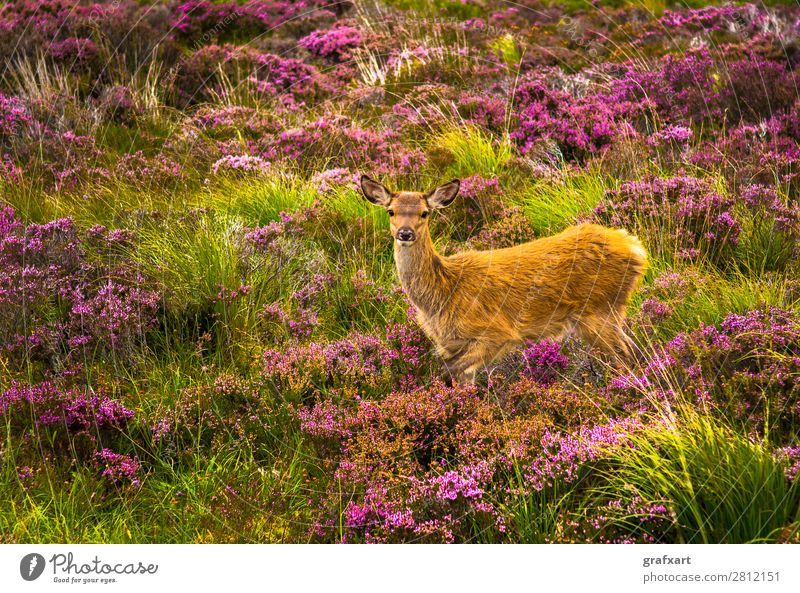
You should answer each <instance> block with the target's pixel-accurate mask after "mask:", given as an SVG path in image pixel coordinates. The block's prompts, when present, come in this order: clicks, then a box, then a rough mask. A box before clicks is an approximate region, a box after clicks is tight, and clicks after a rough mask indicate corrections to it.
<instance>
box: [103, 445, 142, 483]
mask: <svg viewBox="0 0 800 593" xmlns="http://www.w3.org/2000/svg"><path fill="white" fill-rule="evenodd" d="M95 461H96V462H97V464H98V465H99V466H100V467H101V468H102V470H103V471H102V473H101V475H102V477H103V478H105V480H106V481H107V482H108V483H109V484H110V485H112V486H117V487H119V486H124V485H128V484H130V485H131V486H139V485H140V483H141V482H140V480H139V478H138V474H139V470H140V469H141V466H140V464H139V461H138V459H136V458H135V457H132V456H131V455H123V454H121V453H114V451H112V450H111V449H103V450H102V451H98V452H97V453H95Z"/></svg>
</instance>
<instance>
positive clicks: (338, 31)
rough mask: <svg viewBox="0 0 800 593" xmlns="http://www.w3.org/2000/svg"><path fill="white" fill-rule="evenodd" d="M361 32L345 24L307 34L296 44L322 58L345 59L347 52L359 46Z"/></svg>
mask: <svg viewBox="0 0 800 593" xmlns="http://www.w3.org/2000/svg"><path fill="white" fill-rule="evenodd" d="M361 41H362V36H361V31H359V30H358V29H356V28H355V27H352V26H350V25H346V24H339V25H336V26H334V27H332V28H330V29H326V30H317V31H313V32H311V33H309V34H308V35H307V36H305V37H303V38H302V39H300V40H299V41H298V43H299V44H300V45H301V46H302V47H304V48H306V49H307V50H308V51H310V52H311V53H313V54H315V55H318V56H321V57H323V58H336V59H342V58H346V57H347V55H348V52H349V50H351V49H352V48H354V47H358V46H359V45H360V44H361Z"/></svg>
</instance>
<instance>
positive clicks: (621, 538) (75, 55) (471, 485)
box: [0, 0, 800, 543]
mask: <svg viewBox="0 0 800 593" xmlns="http://www.w3.org/2000/svg"><path fill="white" fill-rule="evenodd" d="M373 4H374V3H370V2H367V3H363V2H362V3H351V2H335V3H330V2H321V1H318V0H304V1H301V2H288V1H284V0H248V1H247V2H234V1H232V0H226V1H221V2H220V1H217V0H190V1H186V2H183V1H181V2H156V3H153V2H139V1H133V0H115V1H114V2H93V1H91V0H12V1H10V2H5V3H3V4H2V6H0V57H2V58H3V59H4V63H6V64H8V65H9V66H8V68H7V69H6V70H7V71H6V74H5V76H3V79H2V81H1V82H0V86H2V89H0V417H2V423H0V439H2V443H3V445H2V456H3V463H2V467H1V468H0V498H1V499H2V500H3V501H4V504H3V505H0V541H2V542H8V543H25V542H31V541H37V542H83V543H109V542H113V543H117V542H120V543H142V542H159V543H162V542H163V543H173V542H175V543H186V542H187V541H193V542H198V543H200V542H202V543H223V542H224V543H229V542H238V543H241V542H284V543H287V542H303V541H306V542H307V541H319V542H404V543H406V542H408V543H410V542H437V543H439V542H454V543H455V542H458V543H467V542H480V543H489V542H492V543H496V542H509V543H516V542H529V543H565V542H594V543H601V542H602V543H623V542H624V543H653V542H669V543H682V542H697V541H702V542H709V543H711V542H754V541H769V542H797V541H798V534H797V529H796V527H797V525H796V524H797V516H798V515H797V514H798V507H799V506H800V503H799V502H798V497H797V487H798V486H797V473H798V468H800V446H798V438H797V433H798V418H797V416H798V409H800V404H799V403H798V384H797V377H798V376H800V369H798V368H797V366H798V365H797V361H798V360H800V352H798V346H797V344H798V332H800V329H799V328H798V319H797V305H798V303H800V282H798V281H797V279H796V277H797V271H798V264H797V260H798V255H800V253H798V245H800V241H799V240H798V239H799V238H800V237H798V234H800V222H798V220H799V218H800V211H799V210H798V203H797V198H796V196H797V194H798V191H797V190H798V188H799V187H800V186H798V179H800V177H798V173H800V149H798V147H797V144H798V141H800V117H799V116H798V113H800V109H798V106H799V105H800V104H798V99H797V93H796V86H797V85H796V83H797V72H798V66H799V65H800V53H798V52H797V50H796V47H795V46H796V39H797V38H798V23H799V22H800V21H799V20H798V15H800V12H799V11H798V7H797V6H788V5H786V6H769V7H765V6H760V7H759V6H755V5H752V4H741V5H736V6H733V5H721V6H710V7H701V8H696V9H693V8H680V7H676V6H674V7H673V6H671V7H669V10H665V9H664V6H663V5H661V4H659V2H655V1H650V0H648V1H647V2H645V6H639V7H636V6H633V5H630V3H625V2H620V1H619V0H608V1H606V0H602V1H601V2H600V3H599V4H598V3H594V5H592V6H590V5H589V3H586V2H582V3H578V2H575V1H574V0H566V1H565V2H556V3H542V2H540V1H539V0H525V1H523V2H519V3H516V5H515V6H508V5H507V4H508V3H502V2H497V1H494V0H492V1H484V0H475V1H473V0H469V1H449V0H448V1H440V0H430V1H428V0H425V1H418V0H399V1H392V2H384V1H382V2H378V3H377V4H374V5H373ZM545 4H547V5H545ZM662 4H663V3H662ZM695 4H696V2H695ZM658 15H660V16H658ZM420 16H424V17H425V18H419V17H420ZM428 17H431V18H428ZM363 173H366V174H368V175H371V176H375V177H379V178H380V179H381V180H382V181H384V182H385V183H386V184H387V185H388V186H389V187H391V188H393V189H418V190H425V189H430V188H432V187H434V186H435V185H437V184H438V183H441V182H443V181H449V180H450V179H452V178H454V177H459V178H460V179H461V191H460V196H459V198H458V200H456V201H455V202H454V203H453V204H452V205H451V206H450V207H448V208H447V209H445V210H442V211H437V212H436V213H434V214H433V215H432V216H431V219H430V224H431V230H432V234H433V237H434V240H435V241H436V242H437V247H438V248H439V250H440V251H441V252H443V253H444V254H445V255H448V254H451V253H454V252H457V251H463V250H467V249H480V250H490V249H498V248H504V247H509V246H512V245H518V244H520V243H523V242H525V241H528V240H530V239H533V238H535V237H543V236H548V235H552V234H555V233H558V232H560V231H562V230H564V229H565V228H566V227H568V226H569V225H572V224H575V223H579V222H589V221H594V222H600V223H603V224H606V225H610V226H619V227H622V228H625V229H626V230H628V231H630V232H631V233H635V234H637V235H638V236H639V237H640V238H641V240H642V242H643V243H644V244H645V246H646V248H647V249H648V251H649V255H650V257H649V260H650V268H649V271H648V274H647V275H646V276H645V278H644V279H643V282H642V283H641V286H640V287H639V289H638V290H637V292H636V294H635V295H634V296H633V299H632V302H631V306H630V311H629V316H628V321H627V326H626V330H627V331H628V332H629V334H630V335H631V336H632V337H633V338H634V343H635V345H636V357H635V358H636V360H630V361H628V364H627V366H626V367H625V368H624V370H623V369H618V368H613V367H611V366H609V365H605V364H598V362H599V361H597V360H596V359H595V358H594V357H593V356H592V352H591V351H587V350H588V349H587V345H586V344H583V343H581V342H580V341H579V340H577V339H574V338H573V337H569V336H564V337H563V338H564V339H563V340H561V339H559V341H551V340H545V341H536V342H528V343H526V344H523V345H520V347H519V348H517V349H515V350H513V351H511V352H509V353H508V355H507V356H505V357H504V358H503V360H498V361H496V363H494V364H493V365H492V366H491V368H488V369H485V370H484V371H481V372H480V373H479V374H478V377H477V384H476V385H474V386H467V385H455V386H449V385H446V384H445V383H443V381H445V380H446V379H447V376H446V372H445V369H444V368H443V365H442V363H441V358H440V357H439V356H437V355H436V354H435V352H434V351H433V349H432V344H431V343H430V342H429V340H428V339H427V338H426V337H425V335H424V334H423V332H422V330H421V329H420V327H419V325H418V323H417V322H416V321H415V320H414V317H415V310H414V307H413V306H412V303H411V302H410V300H409V298H408V297H407V295H406V294H405V293H404V291H403V289H402V287H401V286H400V285H399V281H398V277H397V271H396V266H395V262H394V261H393V243H394V242H393V240H392V238H391V236H390V233H389V217H388V216H387V214H386V212H385V211H384V210H383V209H380V208H375V207H374V206H373V205H371V204H370V203H368V202H367V201H366V200H364V199H363V196H362V195H361V192H360V188H359V183H358V181H359V178H360V176H361V174H363Z"/></svg>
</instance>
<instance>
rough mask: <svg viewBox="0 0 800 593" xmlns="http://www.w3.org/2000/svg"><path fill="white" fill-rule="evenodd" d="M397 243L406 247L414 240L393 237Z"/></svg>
mask: <svg viewBox="0 0 800 593" xmlns="http://www.w3.org/2000/svg"><path fill="white" fill-rule="evenodd" d="M395 241H396V242H397V244H398V245H402V246H403V247H408V246H409V245H413V244H414V241H401V240H400V239H395Z"/></svg>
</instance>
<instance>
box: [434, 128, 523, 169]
mask: <svg viewBox="0 0 800 593" xmlns="http://www.w3.org/2000/svg"><path fill="white" fill-rule="evenodd" d="M430 149H431V150H432V151H435V152H439V153H441V155H442V157H443V164H444V171H443V172H442V173H441V175H442V176H444V177H448V178H454V177H457V178H463V177H469V176H470V175H482V176H483V177H495V176H498V175H501V174H502V173H504V172H505V171H506V170H507V165H508V164H509V161H510V160H511V158H512V157H513V156H514V154H515V149H514V148H513V146H512V144H511V141H510V140H509V139H508V138H500V139H495V138H493V137H492V136H491V135H489V134H488V133H486V132H484V131H483V130H481V129H479V128H476V127H471V126H467V127H457V128H451V129H448V130H444V131H442V132H440V133H438V134H436V135H435V136H434V137H433V138H432V139H431V141H430Z"/></svg>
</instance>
